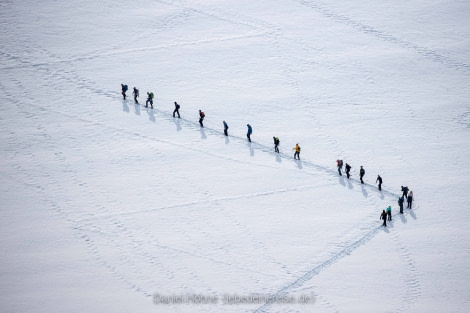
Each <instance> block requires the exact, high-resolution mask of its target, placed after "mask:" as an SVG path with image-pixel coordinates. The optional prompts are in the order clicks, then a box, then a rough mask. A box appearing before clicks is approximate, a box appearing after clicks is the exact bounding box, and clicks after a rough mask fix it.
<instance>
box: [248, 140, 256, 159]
mask: <svg viewBox="0 0 470 313" xmlns="http://www.w3.org/2000/svg"><path fill="white" fill-rule="evenodd" d="M248 147H249V148H250V156H251V157H254V156H255V149H253V146H252V145H251V141H249V142H248Z"/></svg>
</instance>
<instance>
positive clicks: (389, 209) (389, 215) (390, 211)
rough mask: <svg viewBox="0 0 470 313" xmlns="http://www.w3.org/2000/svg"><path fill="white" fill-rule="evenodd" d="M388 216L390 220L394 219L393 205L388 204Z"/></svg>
mask: <svg viewBox="0 0 470 313" xmlns="http://www.w3.org/2000/svg"><path fill="white" fill-rule="evenodd" d="M387 217H388V221H389V222H390V221H391V220H392V207H391V206H388V208H387Z"/></svg>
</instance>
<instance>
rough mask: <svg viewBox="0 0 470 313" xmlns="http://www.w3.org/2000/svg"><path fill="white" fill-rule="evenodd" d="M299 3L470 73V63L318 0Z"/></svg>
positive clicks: (301, 0) (426, 57) (431, 59)
mask: <svg viewBox="0 0 470 313" xmlns="http://www.w3.org/2000/svg"><path fill="white" fill-rule="evenodd" d="M299 3H300V4H301V5H303V6H305V7H308V8H311V9H314V10H315V11H317V12H319V13H321V14H322V15H324V16H326V17H328V18H330V19H331V20H333V21H335V22H338V23H341V24H345V25H347V26H350V27H351V28H353V29H355V30H357V31H359V32H361V33H364V34H366V35H370V36H372V37H375V38H378V39H380V40H383V41H386V42H389V43H392V44H395V45H397V46H400V47H402V48H406V49H409V50H413V51H415V52H416V53H417V54H419V55H421V56H422V57H423V58H425V59H427V60H429V61H432V62H436V63H440V64H442V65H444V66H446V67H448V68H450V69H453V70H457V71H460V72H462V73H465V74H466V75H469V74H470V65H469V64H466V63H462V62H459V61H456V60H454V59H452V58H450V57H448V56H445V55H443V54H441V53H439V52H437V51H434V50H432V49H429V48H426V47H422V46H419V45H417V44H415V43H412V42H408V41H406V40H404V39H401V38H399V37H396V36H393V35H390V34H387V33H385V32H382V31H380V30H377V29H375V28H374V27H372V26H368V25H365V24H362V23H361V22H358V21H356V20H354V19H352V18H350V17H348V16H346V15H343V14H339V13H335V12H333V11H331V10H329V9H328V8H326V7H324V6H322V5H320V4H318V2H313V1H311V0H299Z"/></svg>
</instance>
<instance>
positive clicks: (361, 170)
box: [359, 165, 366, 184]
mask: <svg viewBox="0 0 470 313" xmlns="http://www.w3.org/2000/svg"><path fill="white" fill-rule="evenodd" d="M365 174H366V171H365V170H364V169H363V168H362V165H361V169H360V170H359V178H360V179H361V184H364V181H363V180H362V178H363V177H364V175H365Z"/></svg>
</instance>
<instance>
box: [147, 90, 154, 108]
mask: <svg viewBox="0 0 470 313" xmlns="http://www.w3.org/2000/svg"><path fill="white" fill-rule="evenodd" d="M149 103H150V107H151V108H152V109H153V92H147V101H146V102H145V107H146V108H148V105H149Z"/></svg>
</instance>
